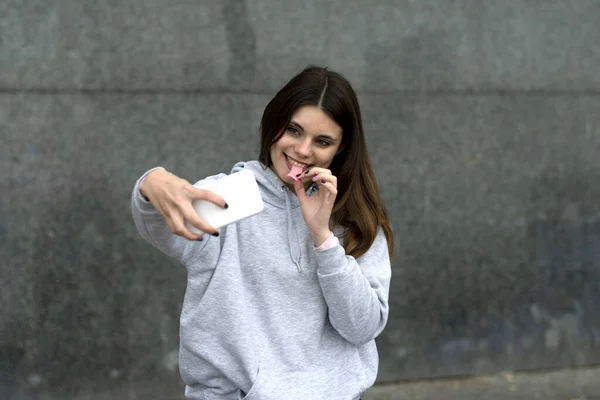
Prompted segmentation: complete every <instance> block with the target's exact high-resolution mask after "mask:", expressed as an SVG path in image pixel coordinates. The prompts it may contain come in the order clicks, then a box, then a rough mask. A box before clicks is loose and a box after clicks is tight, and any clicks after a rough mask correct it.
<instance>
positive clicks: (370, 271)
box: [316, 230, 392, 345]
mask: <svg viewBox="0 0 600 400" xmlns="http://www.w3.org/2000/svg"><path fill="white" fill-rule="evenodd" d="M316 254H317V262H318V270H317V273H318V277H319V282H320V284H321V289H322V291H323V295H324V297H325V301H326V302H327V306H328V308H329V321H330V322H331V324H332V325H333V327H334V328H335V329H336V330H337V331H338V332H339V333H340V335H342V336H343V337H344V338H345V339H346V340H348V341H349V342H351V343H353V344H355V345H362V344H365V343H368V342H370V341H371V340H373V339H375V338H376V337H377V336H378V335H379V334H380V333H381V331H383V328H384V327H385V325H386V323H387V319H388V314H389V306H388V296H389V289H390V280H391V274H392V270H391V264H390V258H389V253H388V246H387V241H386V239H385V235H384V234H383V231H381V230H380V231H379V233H378V234H377V236H376V238H375V241H374V242H373V244H372V245H371V248H370V249H369V250H368V251H367V252H366V253H365V254H363V255H362V256H361V257H359V258H358V259H355V258H354V257H352V256H347V255H346V254H345V250H344V248H343V247H342V246H341V245H337V246H335V247H333V248H331V249H328V250H324V251H317V252H316Z"/></svg>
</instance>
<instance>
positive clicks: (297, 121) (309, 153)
mask: <svg viewBox="0 0 600 400" xmlns="http://www.w3.org/2000/svg"><path fill="white" fill-rule="evenodd" d="M341 143H342V128H341V127H340V126H339V125H338V124H337V123H336V122H335V121H334V120H333V119H331V118H330V117H329V116H328V115H327V114H325V113H324V112H323V111H322V110H321V109H320V108H318V107H315V106H303V107H300V108H299V109H298V110H297V111H296V112H295V113H294V114H293V115H292V118H291V120H290V123H289V125H288V126H287V127H286V129H285V132H283V135H282V136H281V138H279V140H278V141H277V142H275V144H274V145H273V146H271V152H270V153H271V160H272V162H273V166H272V168H273V170H274V171H275V173H276V174H277V176H279V178H280V179H281V180H282V181H283V182H284V183H285V184H286V185H287V186H288V187H290V188H292V187H293V185H294V180H293V179H292V178H290V177H289V176H287V174H288V173H289V172H290V170H291V169H292V166H293V165H296V166H298V167H300V168H302V171H303V172H304V171H305V170H307V169H309V168H311V167H320V168H327V167H329V165H330V164H331V161H332V160H333V157H334V156H335V154H336V153H337V151H338V149H339V148H340V144H341ZM310 184H311V181H308V182H307V185H306V186H309V185H310Z"/></svg>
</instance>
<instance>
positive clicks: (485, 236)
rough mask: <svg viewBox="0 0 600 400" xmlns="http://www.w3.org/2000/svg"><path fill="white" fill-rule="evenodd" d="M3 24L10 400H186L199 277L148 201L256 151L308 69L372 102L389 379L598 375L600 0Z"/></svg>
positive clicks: (111, 7) (267, 5)
mask: <svg viewBox="0 0 600 400" xmlns="http://www.w3.org/2000/svg"><path fill="white" fill-rule="evenodd" d="M0 16H2V18H0V144H1V146H0V192H1V193H2V197H1V201H0V222H1V223H0V260H1V261H0V263H1V264H0V293H1V295H0V398H11V397H10V396H13V397H14V398H20V399H21V398H36V399H55V398H56V399H58V398H61V399H66V398H72V399H75V398H77V399H79V398H81V399H83V398H86V399H88V398H89V399H94V400H96V399H100V398H115V394H114V393H120V395H119V396H122V397H120V398H130V399H133V398H140V397H142V396H151V397H152V396H157V397H160V398H166V397H167V396H171V398H178V397H177V396H180V395H181V392H180V390H181V387H180V382H179V380H178V375H177V346H178V316H179V310H180V306H181V301H182V299H183V290H184V284H185V271H184V269H183V267H181V266H180V265H177V264H176V263H174V262H172V261H170V260H168V259H167V258H166V257H164V256H162V255H161V254H159V253H158V252H157V251H155V250H153V249H152V248H150V247H149V246H148V245H146V244H145V243H144V242H143V241H142V240H141V239H140V238H139V237H138V236H137V234H136V232H135V228H134V226H133V223H132V221H131V217H130V214H129V204H128V201H129V194H130V190H131V187H132V185H133V183H134V182H135V180H136V178H137V177H138V176H139V175H140V174H141V173H142V172H143V171H145V170H146V169H148V168H150V167H152V166H154V165H163V166H165V167H166V168H168V169H170V170H172V171H173V172H175V173H176V174H178V175H180V176H182V177H184V178H186V179H189V180H196V179H198V178H199V177H202V176H205V175H208V174H214V173H216V172H220V171H229V168H230V166H231V165H232V164H233V163H234V162H235V161H237V160H243V159H251V158H255V157H256V154H257V137H258V136H257V135H258V133H257V132H258V123H259V119H260V116H261V113H262V109H263V107H264V106H265V105H266V102H267V101H268V100H269V98H270V96H272V95H273V94H274V92H275V90H277V89H278V88H279V87H280V86H281V85H282V84H283V83H285V81H286V80H287V79H288V78H289V77H290V76H291V75H292V74H293V73H295V72H297V71H298V70H299V69H301V68H303V67H304V66H306V65H307V64H310V63H316V64H322V65H328V66H330V67H332V68H334V69H336V70H339V71H340V72H342V73H344V74H345V75H346V76H347V77H348V78H349V79H350V80H351V82H352V83H353V84H354V85H355V87H356V89H357V90H358V92H359V99H360V102H361V106H362V107H363V112H364V121H365V126H366V132H367V135H368V141H369V147H370V150H371V152H372V155H373V161H374V165H375V168H376V172H377V175H378V178H379V180H380V182H381V186H382V192H383V196H384V199H385V201H386V203H387V206H388V209H389V211H390V214H391V217H392V222H393V226H394V229H395V233H396V235H397V236H396V241H397V248H396V253H397V257H396V258H395V259H394V262H393V268H394V276H393V283H392V291H391V299H390V302H391V310H392V311H391V316H390V321H389V325H388V327H387V329H386V330H385V331H384V333H383V334H382V335H381V337H380V338H379V339H378V343H379V346H380V350H381V370H380V375H379V382H385V381H391V380H403V379H411V378H428V377H442V376H453V375H464V374H483V373H490V372H498V371H503V370H529V369H543V368H547V367H556V366H569V365H585V364H593V363H597V362H600V345H599V344H600V317H599V315H598V312H597V304H598V302H599V301H600V183H599V182H600V179H599V178H600V158H599V157H598V156H597V154H598V151H599V150H600V113H599V111H600V97H599V96H598V94H599V93H600V74H598V71H599V67H600V45H599V43H600V24H598V21H600V4H599V3H598V2H597V1H592V0H575V1H573V0H572V1H559V0H548V1H526V0H521V1H511V2H492V1H485V0H482V1H475V0H456V1H447V0H427V1H425V0H424V1H420V2H415V1H408V0H405V1H374V2H373V1H371V2H368V5H367V3H363V2H357V1H347V0H346V1H341V0H327V1H325V0H319V1H309V2H306V3H303V4H301V5H300V4H298V5H296V3H293V4H292V3H289V4H288V3H287V2H280V1H275V0H262V1H253V2H242V1H233V0H226V1H217V0H205V1H196V2H184V1H181V2H163V1H157V0H145V1H137V0H136V1H134V0H131V1H108V2H90V1H87V2H82V1H69V0H62V1H31V2H23V1H21V0H4V1H3V2H1V3H0ZM153 382H161V383H162V382H171V384H170V385H167V384H165V385H164V388H165V389H161V390H164V393H163V392H160V393H162V394H160V395H159V394H158V393H159V392H158V390H159V389H158V388H156V387H155V386H156V385H153ZM160 386H161V388H162V387H163V386H162V385H160ZM148 388H152V389H151V390H152V391H151V392H150V391H149V390H150V389H148ZM88 393H95V395H90V396H91V397H87V396H88ZM102 393H108V394H104V396H107V397H102V396H103V395H102ZM150 393H151V394H150ZM123 396H124V397H123Z"/></svg>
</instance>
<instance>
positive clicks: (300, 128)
mask: <svg viewBox="0 0 600 400" xmlns="http://www.w3.org/2000/svg"><path fill="white" fill-rule="evenodd" d="M290 125H294V127H295V128H298V129H299V130H301V131H304V128H303V127H302V125H300V124H299V123H298V122H296V121H293V120H292V121H290ZM318 138H319V139H329V140H331V141H333V142H336V141H337V139H336V138H334V137H333V136H331V135H327V134H321V135H319V136H318Z"/></svg>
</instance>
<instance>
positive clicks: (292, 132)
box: [287, 126, 300, 136]
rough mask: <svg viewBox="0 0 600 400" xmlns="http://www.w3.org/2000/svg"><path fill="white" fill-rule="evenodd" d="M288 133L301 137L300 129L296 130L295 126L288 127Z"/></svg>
mask: <svg viewBox="0 0 600 400" xmlns="http://www.w3.org/2000/svg"><path fill="white" fill-rule="evenodd" d="M287 131H288V132H289V133H290V134H291V135H293V136H298V135H300V132H298V129H296V128H294V127H293V126H288V127H287Z"/></svg>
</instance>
